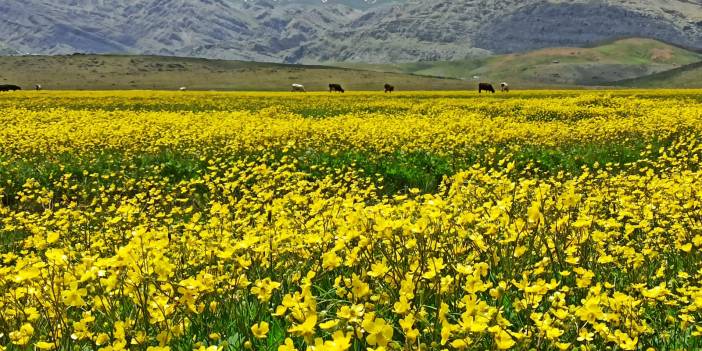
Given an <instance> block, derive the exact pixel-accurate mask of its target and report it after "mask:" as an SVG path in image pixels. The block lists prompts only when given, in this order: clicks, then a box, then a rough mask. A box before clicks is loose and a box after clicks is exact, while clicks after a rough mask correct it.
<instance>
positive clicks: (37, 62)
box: [0, 55, 472, 91]
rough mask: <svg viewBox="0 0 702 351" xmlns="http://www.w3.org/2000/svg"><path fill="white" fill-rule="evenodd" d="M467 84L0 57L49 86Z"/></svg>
mask: <svg viewBox="0 0 702 351" xmlns="http://www.w3.org/2000/svg"><path fill="white" fill-rule="evenodd" d="M386 82H387V83H391V84H394V85H396V86H397V88H398V90H465V89H472V86H471V85H470V84H468V83H466V82H464V81H461V80H457V79H445V78H432V77H425V76H416V75H410V74H403V73H378V72H370V71H361V70H355V69H347V68H338V67H328V66H303V65H289V64H274V63H256V62H244V61H225V60H209V59H197V58H179V57H160V56H121V55H67V56H6V57H0V84H5V83H10V84H18V85H20V86H23V87H24V88H25V89H27V88H32V87H33V86H34V85H35V84H41V85H42V86H43V87H44V88H45V89H85V90H111V89H159V90H175V89H178V88H179V87H181V86H186V87H187V88H188V89H190V90H289V89H290V85H291V84H292V83H301V84H304V85H305V87H306V88H307V90H310V91H314V90H326V89H327V84H329V83H340V84H342V85H343V86H344V87H345V88H346V89H347V90H382V88H383V84H385V83H386Z"/></svg>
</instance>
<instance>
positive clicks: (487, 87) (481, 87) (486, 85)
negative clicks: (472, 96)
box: [478, 83, 495, 94]
mask: <svg viewBox="0 0 702 351" xmlns="http://www.w3.org/2000/svg"><path fill="white" fill-rule="evenodd" d="M483 90H485V91H490V92H492V93H493V94H494V93H495V88H493V87H492V84H490V83H480V84H478V93H482V92H483Z"/></svg>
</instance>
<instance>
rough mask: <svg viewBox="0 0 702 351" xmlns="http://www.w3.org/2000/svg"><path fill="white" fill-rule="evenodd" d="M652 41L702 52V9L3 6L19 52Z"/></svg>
mask: <svg viewBox="0 0 702 351" xmlns="http://www.w3.org/2000/svg"><path fill="white" fill-rule="evenodd" d="M631 36H636V37H649V38H655V39H659V40H663V41H666V42H670V43H674V44H677V45H681V46H685V47H689V48H694V49H702V0H626V1H619V0H435V1H423V0H404V1H402V0H397V1H392V0H375V1H362V0H336V1H334V0H328V1H324V2H322V1H318V0H282V1H272V0H249V1H243V0H133V1H129V2H126V1H120V2H115V1H107V0H4V1H2V2H0V38H3V40H4V41H5V42H6V43H7V44H8V45H9V46H10V47H12V48H15V49H17V50H18V51H20V52H30V53H41V54H60V53H73V52H94V53H108V52H110V53H115V52H118V53H145V54H160V55H180V56H200V57H209V58H226V59H242V60H255V61H270V62H294V63H300V62H302V63H317V62H339V61H348V62H414V61H426V60H456V59H465V58H470V57H476V56H478V57H484V56H486V55H488V54H491V53H511V52H519V51H524V50H531V49H538V48H545V47H552V46H583V45H592V44H595V43H598V42H600V41H603V40H609V39H615V38H621V37H631Z"/></svg>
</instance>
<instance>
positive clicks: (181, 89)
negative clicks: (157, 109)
mask: <svg viewBox="0 0 702 351" xmlns="http://www.w3.org/2000/svg"><path fill="white" fill-rule="evenodd" d="M178 90H180V91H186V90H188V88H187V87H180V88H178Z"/></svg>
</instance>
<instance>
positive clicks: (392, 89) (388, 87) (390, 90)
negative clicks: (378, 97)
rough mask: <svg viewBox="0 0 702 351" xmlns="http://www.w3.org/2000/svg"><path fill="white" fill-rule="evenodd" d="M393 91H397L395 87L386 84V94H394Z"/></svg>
mask: <svg viewBox="0 0 702 351" xmlns="http://www.w3.org/2000/svg"><path fill="white" fill-rule="evenodd" d="M393 91H395V87H394V86H392V85H390V84H387V83H385V92H386V93H392V92H393Z"/></svg>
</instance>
